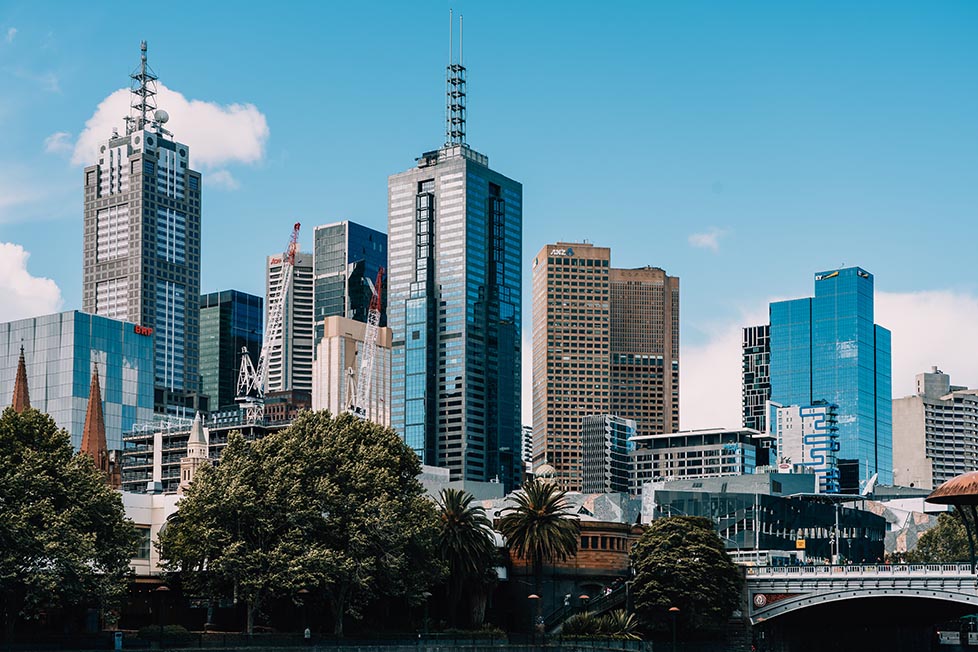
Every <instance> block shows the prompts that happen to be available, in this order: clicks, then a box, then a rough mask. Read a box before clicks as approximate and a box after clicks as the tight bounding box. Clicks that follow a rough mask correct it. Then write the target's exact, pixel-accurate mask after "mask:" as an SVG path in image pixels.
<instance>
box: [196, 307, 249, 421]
mask: <svg viewBox="0 0 978 652" xmlns="http://www.w3.org/2000/svg"><path fill="white" fill-rule="evenodd" d="M262 303H263V302H262V298H261V297H256V296H254V295H251V294H246V293H244V292H239V291H238V290H223V291H221V292H211V293H210V294H203V295H201V297H200V377H201V386H202V391H203V393H204V394H206V395H207V397H208V398H209V403H210V408H211V410H212V411H216V410H226V409H232V408H234V409H236V408H237V405H238V404H237V403H235V400H234V399H235V397H236V396H237V393H238V373H239V372H240V370H241V349H242V348H244V347H247V348H248V353H249V355H251V359H252V360H257V359H258V355H259V354H260V353H261V345H262V318H263V314H264V313H263V311H262Z"/></svg>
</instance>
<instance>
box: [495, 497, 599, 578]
mask: <svg viewBox="0 0 978 652" xmlns="http://www.w3.org/2000/svg"><path fill="white" fill-rule="evenodd" d="M566 496H567V492H566V491H564V490H563V489H560V488H559V487H558V486H557V485H555V484H553V483H550V482H545V481H543V480H539V479H533V480H531V481H529V482H527V483H526V484H524V485H523V489H522V490H520V491H519V492H517V493H515V494H513V495H512V496H510V497H509V498H508V500H510V501H512V502H513V503H515V505H514V506H512V507H507V508H506V509H505V510H503V511H504V514H503V517H502V518H501V519H499V531H500V532H502V534H503V536H505V537H506V545H508V546H509V549H510V550H511V551H512V552H514V553H516V555H517V556H519V557H520V558H521V559H526V560H529V562H530V563H531V564H532V565H533V576H534V580H535V588H536V593H537V594H539V593H540V583H541V580H542V579H543V564H544V562H545V561H551V562H553V561H563V560H564V559H567V558H568V557H570V556H571V555H576V554H577V542H578V536H579V533H580V527H581V526H580V523H579V522H578V521H577V518H576V516H575V515H574V514H573V513H572V512H571V506H570V504H569V503H568V502H567V499H566Z"/></svg>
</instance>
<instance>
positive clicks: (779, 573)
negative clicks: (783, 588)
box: [747, 564, 971, 579]
mask: <svg viewBox="0 0 978 652" xmlns="http://www.w3.org/2000/svg"><path fill="white" fill-rule="evenodd" d="M909 575H913V576H957V577H960V576H969V575H971V566H970V564H844V565H843V564H821V565H815V566H748V567H747V577H748V578H751V577H782V578H786V579H795V578H797V579H805V578H832V577H854V576H856V577H881V576H884V577H899V576H909Z"/></svg>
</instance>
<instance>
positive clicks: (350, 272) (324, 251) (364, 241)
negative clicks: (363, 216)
mask: <svg viewBox="0 0 978 652" xmlns="http://www.w3.org/2000/svg"><path fill="white" fill-rule="evenodd" d="M312 257H313V262H312V267H313V277H314V281H313V285H314V287H315V295H314V298H313V319H314V320H315V325H316V338H315V345H316V346H318V345H319V340H320V339H321V338H322V336H323V320H325V319H326V318H327V317H348V318H350V319H355V320H356V321H362V322H366V321H367V312H369V310H370V299H371V297H372V296H373V295H372V292H371V290H370V283H373V282H374V281H375V280H376V279H377V270H379V269H380V268H381V267H387V234H386V233H383V232H381V231H376V230H374V229H371V228H368V227H366V226H362V225H360V224H357V223H356V222H349V221H344V222H336V223H335V224H324V225H323V226H317V227H316V228H315V229H314V230H313V247H312ZM368 279H369V280H370V283H368V282H367V280H368ZM386 324H387V289H386V283H385V285H384V286H383V287H382V290H381V310H380V325H381V326H385V325H386Z"/></svg>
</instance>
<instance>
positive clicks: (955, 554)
mask: <svg viewBox="0 0 978 652" xmlns="http://www.w3.org/2000/svg"><path fill="white" fill-rule="evenodd" d="M906 559H907V561H908V562H910V563H912V564H944V563H954V562H970V561H971V552H970V548H969V547H968V534H967V532H965V529H964V524H963V523H962V522H961V518H960V517H959V516H958V514H957V512H956V511H955V512H944V513H943V514H941V515H940V516H938V517H937V525H935V526H934V527H932V528H931V529H929V530H927V531H926V532H924V534H923V535H922V536H921V537H920V539H918V541H917V545H916V546H915V547H914V549H913V550H910V551H908V552H907V556H906Z"/></svg>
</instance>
